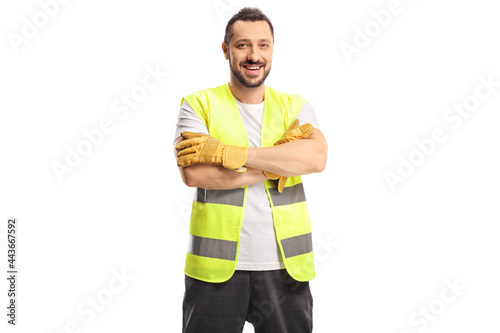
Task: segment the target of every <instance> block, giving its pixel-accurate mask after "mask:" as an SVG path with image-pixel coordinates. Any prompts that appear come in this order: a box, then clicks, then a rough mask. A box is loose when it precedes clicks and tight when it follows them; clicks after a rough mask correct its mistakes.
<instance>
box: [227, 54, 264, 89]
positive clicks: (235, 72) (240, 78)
mask: <svg viewBox="0 0 500 333" xmlns="http://www.w3.org/2000/svg"><path fill="white" fill-rule="evenodd" d="M245 63H246V64H249V65H253V64H257V63H252V62H245ZM229 68H230V69H231V73H233V75H234V77H235V78H236V79H237V80H238V82H239V83H241V84H242V85H243V86H244V87H247V88H257V87H260V86H261V85H262V84H263V83H264V81H265V80H266V78H267V76H268V75H269V73H270V72H271V68H269V69H268V70H265V68H264V76H263V77H262V79H260V80H259V81H257V82H253V83H252V81H250V80H248V79H247V78H246V77H245V76H244V75H243V73H242V72H240V71H239V70H238V68H234V67H233V65H231V56H229Z"/></svg>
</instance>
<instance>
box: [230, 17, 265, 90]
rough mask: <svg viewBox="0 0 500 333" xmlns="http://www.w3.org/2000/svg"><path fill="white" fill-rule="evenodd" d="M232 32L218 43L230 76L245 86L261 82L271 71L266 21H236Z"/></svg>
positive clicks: (251, 86)
mask: <svg viewBox="0 0 500 333" xmlns="http://www.w3.org/2000/svg"><path fill="white" fill-rule="evenodd" d="M233 28H234V34H233V36H232V38H231V40H230V42H229V48H227V46H226V44H223V45H222V48H223V50H224V55H225V56H226V59H228V60H229V67H230V68H231V73H232V74H233V76H234V77H235V78H236V79H237V80H238V81H239V82H240V83H241V84H242V85H243V86H245V87H247V88H256V87H259V86H260V85H262V84H263V83H264V81H265V79H266V77H267V76H268V75H269V72H270V71H271V63H272V58H273V46H274V41H273V36H272V33H271V28H270V27H269V24H267V22H266V21H255V22H250V21H236V22H235V23H234V25H233Z"/></svg>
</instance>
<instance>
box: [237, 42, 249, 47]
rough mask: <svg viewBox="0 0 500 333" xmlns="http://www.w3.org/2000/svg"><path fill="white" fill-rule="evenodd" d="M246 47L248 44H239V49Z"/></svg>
mask: <svg viewBox="0 0 500 333" xmlns="http://www.w3.org/2000/svg"><path fill="white" fill-rule="evenodd" d="M244 46H247V44H243V43H242V44H238V47H244Z"/></svg>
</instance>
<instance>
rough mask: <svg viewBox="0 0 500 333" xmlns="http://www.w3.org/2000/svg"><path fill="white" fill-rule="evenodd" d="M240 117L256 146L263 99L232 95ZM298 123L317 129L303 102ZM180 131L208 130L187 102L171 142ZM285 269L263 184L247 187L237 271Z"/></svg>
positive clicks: (206, 132)
mask: <svg viewBox="0 0 500 333" xmlns="http://www.w3.org/2000/svg"><path fill="white" fill-rule="evenodd" d="M235 100H236V104H237V105H238V110H239V111H240V116H241V119H242V120H243V124H244V125H245V130H246V132H247V135H248V140H249V142H250V147H251V148H257V147H260V130H261V125H262V118H263V116H264V102H262V103H260V104H243V103H241V102H240V101H238V100H237V99H236V98H235ZM297 119H299V125H302V124H306V123H310V124H311V125H312V126H313V127H314V128H318V123H317V121H316V114H315V113H314V110H313V108H312V107H311V105H310V104H309V103H308V102H306V103H305V104H304V106H303V108H302V110H301V111H300V112H299V114H298V115H297ZM182 131H190V132H195V133H205V134H209V133H208V129H207V126H206V125H205V123H204V122H203V121H202V120H201V119H200V118H199V117H198V116H197V115H196V113H195V112H194V111H193V109H192V108H191V107H190V106H189V104H188V103H187V101H184V103H183V104H182V106H181V110H180V112H179V119H178V121H177V129H176V132H175V139H174V141H175V140H176V139H177V138H178V137H179V136H180V133H181V132H182ZM282 268H285V266H284V264H283V259H282V258H281V255H280V252H279V247H278V244H277V242H276V235H275V232H274V224H273V217H272V211H271V205H270V203H269V198H268V197H267V193H266V189H265V186H264V183H258V184H254V185H250V186H248V192H247V201H246V205H245V212H244V214H243V223H242V226H241V232H240V248H239V254H238V263H237V265H236V269H237V270H247V271H263V270H274V269H282Z"/></svg>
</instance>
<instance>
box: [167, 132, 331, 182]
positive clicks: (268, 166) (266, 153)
mask: <svg viewBox="0 0 500 333" xmlns="http://www.w3.org/2000/svg"><path fill="white" fill-rule="evenodd" d="M182 140H183V139H182V137H179V138H177V140H175V144H174V146H175V145H177V144H178V143H179V142H181V141H182ZM327 150H328V145H327V142H326V139H325V137H324V135H323V133H321V131H320V130H318V129H314V131H313V132H312V134H311V135H310V136H309V137H308V138H307V139H303V140H297V141H292V142H288V143H285V144H281V145H278V146H274V147H260V148H250V149H248V156H247V162H246V164H245V166H246V167H247V171H245V172H235V171H233V170H229V169H226V168H223V167H221V166H218V165H213V164H193V165H190V166H188V167H184V168H179V171H180V173H181V177H182V180H183V181H184V183H185V184H186V185H187V186H190V187H201V188H204V189H207V190H229V189H234V188H238V187H242V186H246V185H253V184H257V183H260V182H263V181H265V180H266V179H268V178H267V177H266V176H265V175H264V173H263V172H262V171H263V170H265V171H268V172H272V173H274V174H277V175H281V176H287V177H292V176H300V175H306V174H310V173H317V172H322V171H323V170H324V169H325V166H326V160H327ZM174 153H175V156H176V158H177V151H176V150H175V149H174Z"/></svg>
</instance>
